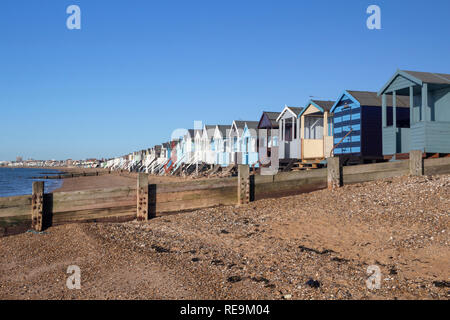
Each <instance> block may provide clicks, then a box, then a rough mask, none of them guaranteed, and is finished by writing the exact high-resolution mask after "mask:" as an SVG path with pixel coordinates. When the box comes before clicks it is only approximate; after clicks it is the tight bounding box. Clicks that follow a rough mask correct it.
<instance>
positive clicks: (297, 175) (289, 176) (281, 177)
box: [255, 169, 327, 182]
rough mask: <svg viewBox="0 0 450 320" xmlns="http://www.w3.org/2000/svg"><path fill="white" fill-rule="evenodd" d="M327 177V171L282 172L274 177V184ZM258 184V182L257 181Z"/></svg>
mask: <svg viewBox="0 0 450 320" xmlns="http://www.w3.org/2000/svg"><path fill="white" fill-rule="evenodd" d="M326 177H327V169H314V170H304V171H294V172H280V173H278V174H277V175H275V176H274V177H273V181H274V182H279V181H290V180H302V179H311V178H325V179H326ZM255 182H257V180H255Z"/></svg>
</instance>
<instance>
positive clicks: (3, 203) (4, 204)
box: [0, 195, 31, 209]
mask: <svg viewBox="0 0 450 320" xmlns="http://www.w3.org/2000/svg"><path fill="white" fill-rule="evenodd" d="M23 205H27V206H31V195H27V196H16V197H4V198H0V209H4V208H11V207H16V206H23Z"/></svg>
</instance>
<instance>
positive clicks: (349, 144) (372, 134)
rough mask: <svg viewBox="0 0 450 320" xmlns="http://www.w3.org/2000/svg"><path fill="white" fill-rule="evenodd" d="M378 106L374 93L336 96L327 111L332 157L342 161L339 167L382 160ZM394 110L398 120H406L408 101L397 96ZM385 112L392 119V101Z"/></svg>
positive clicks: (347, 92)
mask: <svg viewBox="0 0 450 320" xmlns="http://www.w3.org/2000/svg"><path fill="white" fill-rule="evenodd" d="M381 105H382V101H381V97H379V96H378V94H377V92H369V91H353V90H346V91H344V92H343V93H341V94H340V95H339V97H338V99H337V101H336V103H335V104H334V105H333V107H332V108H331V111H330V112H331V113H332V114H333V133H334V135H333V136H334V141H333V143H334V149H333V154H334V156H338V157H340V158H341V159H343V163H364V162H372V161H379V160H383V150H382V132H381ZM397 107H399V108H402V109H401V110H399V112H398V113H399V118H404V117H405V115H406V116H407V113H409V109H405V107H406V108H407V107H408V99H407V98H406V97H401V96H398V97H397ZM387 108H388V110H389V113H390V114H391V115H392V100H391V101H390V102H388V104H387ZM405 112H406V113H405ZM390 121H392V119H391V120H390Z"/></svg>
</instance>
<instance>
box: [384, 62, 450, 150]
mask: <svg viewBox="0 0 450 320" xmlns="http://www.w3.org/2000/svg"><path fill="white" fill-rule="evenodd" d="M378 95H379V96H381V97H382V135H383V155H384V156H385V158H386V159H396V158H401V157H407V154H408V153H409V151H411V150H421V151H422V152H424V153H427V154H438V155H439V154H440V153H444V154H448V153H450V74H443V73H432V72H418V71H404V70H398V71H397V72H395V74H394V75H393V76H392V77H391V78H390V79H389V81H388V82H387V83H386V84H385V85H384V86H383V87H382V88H381V90H380V91H379V92H378ZM398 96H405V97H407V98H409V106H408V108H407V110H408V111H409V112H402V110H405V108H401V107H400V106H398V105H397V104H396V101H397V99H396V97H398ZM389 101H392V102H393V107H392V112H390V111H389V109H388V105H389Z"/></svg>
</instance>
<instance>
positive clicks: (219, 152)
mask: <svg viewBox="0 0 450 320" xmlns="http://www.w3.org/2000/svg"><path fill="white" fill-rule="evenodd" d="M229 130H230V126H229V125H217V126H216V128H215V130H214V150H215V161H214V164H218V165H220V166H222V167H226V166H228V165H229V164H230V155H229V152H227V143H229V142H228V131H229Z"/></svg>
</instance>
